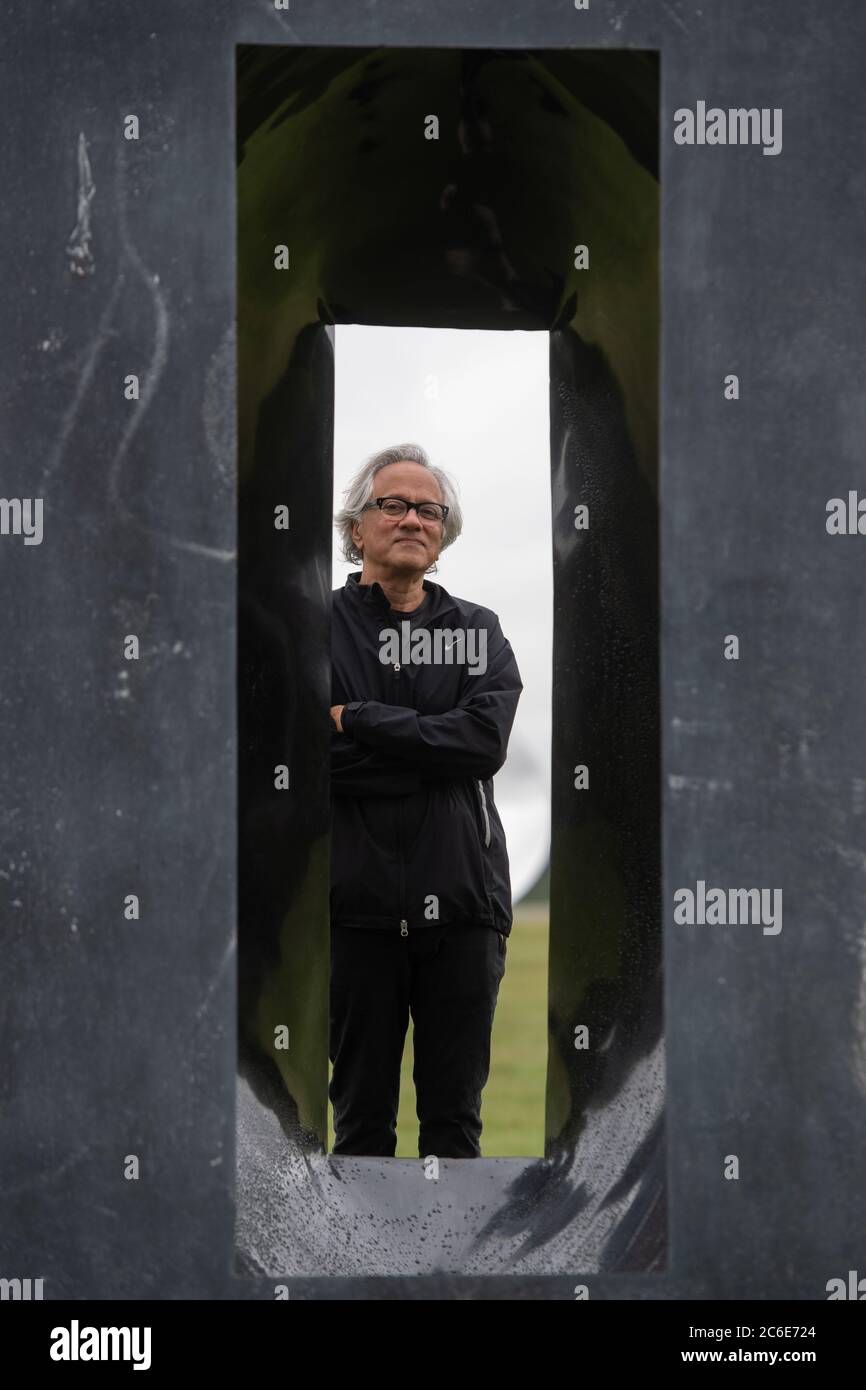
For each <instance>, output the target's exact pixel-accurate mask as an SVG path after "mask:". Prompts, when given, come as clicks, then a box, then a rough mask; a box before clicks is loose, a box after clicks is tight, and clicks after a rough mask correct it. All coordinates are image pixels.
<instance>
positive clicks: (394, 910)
mask: <svg viewBox="0 0 866 1390" xmlns="http://www.w3.org/2000/svg"><path fill="white" fill-rule="evenodd" d="M360 577H361V571H360V570H355V571H353V572H352V573H351V574H349V576H348V578H347V579H346V583H345V585H344V587H343V588H342V589H335V590H333V592H332V599H333V603H332V624H331V655H332V689H331V703H332V704H334V705H345V708H344V710H343V714H342V725H343V730H344V732H343V733H340V732H338V730H337V728H336V725H333V724H332V728H331V796H332V800H331V922H332V924H333V925H349V926H355V927H391V928H393V929H394V930H395V931H399V932H401V933H402V934H403V935H406V934H407V933H408V932H409V931H414V930H417V929H420V928H423V927H429V926H435V925H436V924H437V923H449V922H462V923H465V924H466V925H467V926H471V925H487V926H491V927H495V928H496V929H497V930H498V931H500V932H502V933H503V935H504V936H508V935H509V933H510V931H511V924H512V907H511V882H510V877H509V867H508V852H507V849H506V845H505V832H504V830H503V828H502V822H501V820H500V819H499V813H498V812H497V810H496V806H495V804H494V800H493V775H494V773H496V772H498V771H499V769H500V768H501V767H502V765H503V763H504V762H505V757H506V752H507V748H508V738H509V735H510V733H511V726H512V724H513V722H514V716H515V713H516V710H517V702H518V700H519V698H520V692H521V690H522V689H523V682H522V681H521V679H520V673H519V671H518V669H517V662H516V661H515V659H514V653H513V652H512V650H511V646H510V644H509V642H508V641H507V639H506V638H505V637H504V635H503V633H502V629H501V627H500V625H499V619H498V617H497V616H496V614H495V613H494V612H493V611H492V610H491V609H489V608H483V607H482V606H481V605H479V604H477V603H469V602H467V601H465V600H463V599H458V598H454V597H453V595H451V594H449V593H448V591H447V590H446V589H444V588H443V587H442V585H441V584H435V583H434V582H433V581H432V580H428V579H425V580H424V581H423V584H424V590H425V593H426V595H427V597H426V600H425V601H423V602H422V604H421V606H420V608H418V609H416V610H415V613H414V615H409V614H405V613H399V612H395V611H394V610H393V609H392V608H391V607H390V604H389V602H388V599H387V597H386V595H385V592H384V590H383V589H382V587H381V585H380V584H379V583H378V582H376V581H374V582H373V583H372V584H361V583H360V582H359V580H360ZM406 621H408V622H409V623H410V624H411V634H414V633H415V632H416V631H417V629H418V628H419V627H423V628H427V629H428V630H429V632H430V639H431V641H433V640H434V639H435V641H436V642H437V643H438V642H442V643H445V642H447V640H448V638H449V637H453V634H454V631H455V630H460V631H462V632H464V633H466V632H467V631H468V630H470V629H473V630H474V631H475V633H476V634H477V633H479V632H480V631H481V630H483V631H484V632H485V633H486V642H487V648H486V669H485V670H483V671H479V672H478V673H476V674H471V664H470V661H467V660H464V661H463V662H462V663H461V662H460V661H457V660H455V659H454V657H455V655H457V654H458V653H460V652H461V651H462V652H463V653H464V655H468V656H469V657H470V658H471V657H472V656H473V654H474V655H477V653H478V650H479V648H478V645H477V644H478V641H479V638H478V637H477V636H476V637H475V638H474V639H473V640H474V641H475V642H476V647H475V651H474V653H473V651H472V650H471V649H470V648H469V647H468V645H466V640H467V639H465V638H463V639H457V647H456V649H455V651H454V653H453V654H452V656H451V658H450V660H449V657H448V656H447V655H444V652H443V650H442V648H441V647H440V648H439V660H436V661H433V662H430V663H429V664H421V663H420V662H419V661H418V660H410V661H409V662H408V663H407V662H406V661H405V660H404V659H403V658H404V657H405V652H399V651H398V652H396V653H394V652H393V651H392V652H391V653H388V652H387V651H386V650H385V639H384V638H383V637H382V636H381V634H382V633H383V632H384V630H385V629H386V628H387V629H391V630H393V631H395V632H396V633H398V634H402V633H403V629H402V628H401V623H402V622H406ZM446 629H447V630H448V631H447V632H446V631H445V630H446ZM407 635H408V634H407ZM422 640H423V639H422ZM434 651H435V647H434ZM383 652H384V654H385V656H386V657H387V658H388V659H387V664H386V663H385V662H383V660H382V659H381V658H380V653H383ZM394 655H396V656H397V657H398V659H397V660H391V659H390V658H391V657H393V656H394Z"/></svg>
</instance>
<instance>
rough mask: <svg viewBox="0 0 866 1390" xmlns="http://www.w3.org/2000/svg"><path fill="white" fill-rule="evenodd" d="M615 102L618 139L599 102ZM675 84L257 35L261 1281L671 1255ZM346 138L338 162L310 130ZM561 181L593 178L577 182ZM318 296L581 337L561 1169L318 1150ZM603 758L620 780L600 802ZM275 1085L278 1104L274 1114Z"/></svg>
mask: <svg viewBox="0 0 866 1390" xmlns="http://www.w3.org/2000/svg"><path fill="white" fill-rule="evenodd" d="M326 74H327V76H328V79H329V81H328V83H327V85H325V84H324V77H325V75H326ZM419 83H423V90H424V92H425V102H426V109H427V110H430V111H436V112H441V113H442V122H443V126H442V131H441V138H440V141H439V142H438V143H437V144H432V145H427V142H423V144H422V143H421V142H422V140H423V137H422V136H421V135H420V134H417V133H416V137H415V144H416V145H418V147H419V148H420V149H423V150H424V153H425V162H424V164H423V166H421V165H418V167H416V163H415V162H414V161H411V150H412V148H413V145H412V138H411V137H407V134H406V132H407V130H409V129H411V122H412V118H413V117H412V113H413V111H414V96H412V95H411V94H412V93H413V92H414V91H415V90H416V89H417V86H418V84H419ZM602 90H603V91H604V95H605V102H604V108H605V111H606V112H610V111H612V110H614V109H615V110H616V111H617V113H618V120H617V123H616V127H615V128H612V127H611V125H609V124H608V123H607V122H606V121H603V120H601V119H600V118H599V116H598V114H597V113H596V112H595V111H594V110H593V107H592V102H593V100H598V98H599V95H600V92H601V91H602ZM620 90H621V94H622V101H621V106H622V110H621V112H620V105H619V103H618V102H617V100H616V96H617V93H618V92H619V91H620ZM265 93H267V94H270V100H271V103H272V104H269V103H268V102H267V101H266V100H265V96H264V94H265ZM636 94H638V95H636ZM657 101H658V72H657V58H656V56H655V55H653V54H642V53H630V54H607V55H604V54H589V55H583V54H580V53H570V54H562V53H561V54H555V55H553V61H552V64H551V66H550V68H548V66H547V61H546V55H544V54H538V55H536V54H524V53H494V52H487V51H484V50H481V51H475V50H473V51H467V52H461V51H459V50H454V51H446V50H437V51H433V52H425V53H423V54H422V53H420V52H418V51H417V50H416V51H413V50H407V49H401V50H393V49H392V50H383V49H379V50H369V51H363V50H359V51H344V52H342V53H339V52H336V51H333V52H330V53H324V54H323V53H318V52H317V53H310V54H307V53H302V52H300V51H298V50H294V51H293V50H275V49H271V48H253V49H241V50H240V52H239V57H238V107H239V142H238V147H239V154H240V163H239V169H238V246H239V281H238V282H239V290H240V298H239V380H240V383H241V394H240V404H239V418H240V420H241V422H242V429H241V438H240V456H241V460H242V468H241V481H240V492H239V512H240V527H239V535H240V542H241V550H240V555H239V592H240V598H241V606H240V611H239V628H240V643H241V651H242V661H241V663H240V670H239V686H238V689H239V696H240V700H241V737H240V772H241V776H240V862H239V873H240V918H239V932H240V935H239V948H240V949H239V960H240V980H241V996H240V1019H239V1026H240V1035H241V1036H240V1046H241V1052H240V1056H241V1073H242V1077H243V1080H244V1081H245V1082H246V1083H247V1087H246V1088H242V1090H241V1092H240V1095H239V1133H238V1144H239V1150H238V1253H239V1258H240V1261H241V1265H242V1267H243V1268H245V1269H254V1270H256V1271H259V1272H266V1273H270V1274H279V1273H283V1274H287V1275H288V1274H296V1275H300V1274H310V1273H314V1272H316V1271H317V1270H323V1269H327V1270H329V1271H331V1272H333V1273H334V1274H346V1273H350V1272H351V1273H363V1272H364V1270H365V1269H368V1270H376V1271H378V1272H380V1273H382V1274H398V1273H402V1274H407V1275H409V1274H413V1275H414V1274H418V1273H423V1272H425V1271H434V1270H436V1269H447V1270H449V1271H453V1272H455V1273H469V1272H471V1273H483V1272H489V1273H499V1272H504V1271H511V1272H512V1273H519V1272H528V1271H534V1270H536V1271H545V1270H546V1271H547V1272H550V1273H552V1272H555V1271H559V1270H561V1271H568V1270H572V1269H575V1268H578V1269H584V1270H596V1269H599V1268H605V1267H615V1268H616V1267H624V1268H633V1269H654V1268H659V1267H661V1265H662V1263H663V1258H664V1250H665V1241H666V1233H665V1229H664V1146H663V1125H662V1105H663V1090H664V1082H663V1072H662V1051H661V1013H660V1006H661V996H660V984H661V941H660V931H659V923H660V901H659V900H660V862H659V861H660V845H659V786H658V772H659V730H658V670H657V651H658V613H657V604H656V603H655V602H654V599H655V595H656V593H657V550H656V531H657V524H656V514H655V507H656V491H657V489H656V482H655V468H656V438H655V389H656V383H657V373H658V361H657V359H658V347H659V334H658V269H659V266H658V229H657V220H658V183H657V180H656V178H655V177H654V176H653V174H652V173H651V172H650V171H648V170H647V169H646V168H644V167H643V165H642V164H641V163H639V162H638V161H637V159H636V158H635V156H634V154H633V153H632V148H631V147H632V145H636V146H638V147H640V148H644V147H645V145H646V139H647V128H648V127H649V128H652V127H655V128H657V121H658V115H657ZM322 128H327V130H328V132H329V134H328V143H327V147H326V148H324V147H322V146H320V144H319V143H318V142H317V139H316V137H315V135H314V134H313V133H311V132H315V131H316V130H318V129H322ZM629 135H630V136H631V139H629V138H626V137H628V136H629ZM642 142H643V144H642ZM425 146H426V148H425ZM539 150H543V151H544V154H545V158H544V160H539V159H538V151H539ZM410 161H411V175H410V174H409V172H408V165H409V163H410ZM421 169H423V172H421ZM551 169H558V170H561V171H562V173H561V175H560V177H559V178H558V180H557V181H556V182H555V183H554V182H551V180H550V171H551ZM401 180H402V181H403V184H404V187H403V199H402V202H401V214H400V217H399V218H396V219H394V220H393V221H389V222H388V223H387V224H386V225H383V222H382V219H381V217H378V218H377V217H371V210H372V209H374V208H375V207H376V206H377V205H380V206H382V207H384V206H387V204H388V200H389V190H391V189H393V188H395V187H396V186H397V185H398V184H400V183H401ZM518 188H519V189H520V191H521V192H520V200H519V202H517V203H515V201H514V199H515V190H516V189H518ZM337 194H338V195H339V199H340V202H341V205H342V207H343V210H344V215H343V217H342V218H341V219H340V221H339V222H338V223H337V224H336V225H332V224H331V223H330V221H329V220H328V219H325V218H324V217H323V216H322V214H321V212H318V209H320V208H324V207H326V206H327V205H328V203H329V201H330V199H332V198H333V197H334V196H336V195H337ZM290 209H291V210H292V212H291V214H290V213H289V210H290ZM301 210H302V211H301ZM317 214H318V216H319V218H320V220H319V221H318V222H317V221H315V220H313V219H315V218H316V216H317ZM305 218H306V220H304V219H305ZM365 219H366V220H365ZM289 220H290V225H291V226H292V228H293V231H292V233H291V235H290V236H289V235H288V234H287V233H285V232H284V230H283V229H284V228H285V226H286V225H287V224H288V222H289ZM367 221H369V231H368V230H367ZM283 236H287V237H288V244H289V250H290V256H291V257H292V259H291V265H292V266H293V267H294V269H293V270H292V271H291V273H287V274H286V275H283V276H280V275H278V274H277V273H276V272H275V271H274V270H273V268H272V258H271V257H270V256H267V257H265V256H263V250H262V248H263V247H271V246H274V245H276V244H278V243H279V242H280V240H281V238H282V237H283ZM575 239H577V240H580V241H585V242H586V243H587V244H588V245H589V248H590V256H591V267H592V268H591V270H590V271H588V272H580V271H577V270H576V269H574V268H571V269H569V267H570V265H571V259H572V255H573V253H572V252H571V250H570V248H571V246H572V244H573V243H574V241H575ZM557 247H559V248H563V250H561V251H559V252H557V251H556V250H555V248H557ZM518 266H519V267H520V273H519V274H518V273H517V270H516V267H518ZM622 283H628V285H629V287H630V293H629V295H628V297H627V298H623V297H621V294H620V286H621V284H622ZM313 313H315V314H316V315H317V316H318V317H320V318H324V319H326V320H327V321H328V322H329V323H330V322H333V321H336V322H347V323H391V324H394V325H395V326H396V325H399V324H406V325H412V324H427V325H429V326H440V327H441V326H445V325H451V326H462V327H465V328H474V327H484V328H488V329H490V328H500V329H506V330H507V329H513V328H521V329H536V330H538V331H545V330H547V331H551V330H553V332H552V338H551V386H550V397H551V456H552V459H553V460H555V466H553V467H552V470H551V486H552V513H553V517H554V526H553V536H552V542H553V551H554V605H555V614H556V618H555V632H554V653H553V659H554V678H553V688H554V691H555V699H554V747H553V786H554V792H553V801H554V804H553V817H554V826H555V830H554V837H553V845H552V859H551V930H550V967H549V968H550V982H551V983H550V995H549V1037H550V1060H549V1071H548V1103H547V1122H546V1141H545V1157H544V1158H543V1159H538V1160H534V1161H533V1160H522V1159H517V1160H515V1159H510V1160H503V1161H501V1162H499V1163H490V1161H489V1160H488V1158H487V1155H486V1150H485V1149H484V1144H483V1136H482V1152H483V1153H484V1154H485V1157H484V1158H483V1159H482V1160H481V1164H482V1167H483V1171H480V1172H479V1171H475V1170H474V1169H472V1167H471V1165H470V1164H467V1163H465V1162H464V1163H451V1164H448V1165H447V1166H446V1165H444V1164H443V1173H442V1176H441V1178H440V1180H439V1183H438V1184H437V1183H435V1182H434V1183H428V1182H427V1180H426V1179H425V1177H424V1173H423V1171H422V1170H420V1169H419V1166H418V1165H417V1164H414V1165H413V1164H406V1163H399V1164H398V1165H396V1166H395V1165H394V1163H393V1162H391V1161H383V1162H382V1163H379V1164H376V1163H373V1162H368V1163H366V1164H360V1165H359V1164H349V1163H348V1162H346V1161H345V1160H344V1159H340V1158H339V1157H337V1156H334V1157H333V1158H331V1159H329V1160H327V1161H323V1162H322V1163H315V1162H314V1156H315V1155H316V1154H317V1153H319V1154H322V1156H323V1159H324V1153H323V1148H324V1139H325V1119H326V1115H325V1100H326V1085H327V1050H326V1047H325V1028H326V1023H327V1008H328V996H327V991H326V990H325V989H323V988H322V987H321V985H322V981H323V979H324V978H325V975H326V971H327V962H328V948H329V937H328V911H327V882H326V881H325V880H324V878H323V876H322V865H323V864H324V863H325V862H326V859H325V855H326V853H327V846H326V845H325V844H323V827H324V826H326V824H327V796H326V794H325V795H323V788H322V779H321V775H320V773H321V769H322V768H323V767H324V766H326V764H327V744H326V742H325V740H326V739H327V738H328V733H327V729H326V727H325V718H324V715H325V712H326V711H327V708H328V705H329V700H330V696H329V690H330V682H329V678H328V672H327V668H326V666H325V665H324V664H323V662H322V659H321V658H322V655H323V653H324V651H325V644H326V641H327V633H328V625H329V618H330V612H329V605H330V593H329V590H330V582H329V575H330V550H329V535H330V532H331V530H332V508H331V506H330V497H329V488H330V486H331V466H330V451H331V440H330V437H329V430H330V429H331V424H332V415H333V362H332V358H331V338H330V335H329V334H328V332H327V329H326V328H325V327H324V326H322V325H320V324H319V323H317V322H310V321H309V316H310V315H311V314H313ZM283 360H285V363H286V366H285V368H284V369H283V370H282V371H281V372H280V373H279V375H277V376H276V379H275V380H273V381H270V379H269V370H271V372H273V367H272V364H278V363H280V362H281V361H283ZM617 372H619V375H617ZM629 417H630V418H629ZM386 433H387V430H386ZM482 466H489V467H492V461H490V462H489V463H488V464H485V465H482ZM582 501H591V509H592V517H591V525H590V530H589V531H588V532H586V533H581V532H578V531H576V530H575V526H574V508H575V506H576V505H577V504H578V503H580V502H582ZM280 502H283V503H285V504H286V505H288V506H289V508H290V515H291V518H292V529H291V531H290V533H289V534H288V535H286V534H284V533H279V532H277V533H275V531H274V525H273V515H274V508H275V507H276V506H277V505H278V504H279V503H280ZM466 597H467V598H470V599H471V598H472V597H473V595H471V594H470V595H467V596H466ZM578 614H579V618H578ZM299 672H303V673H304V674H303V678H302V679H301V680H300V681H299V680H298V679H297V673H299ZM316 695H318V699H317V698H316ZM577 711H580V717H579V718H578V717H577V713H576V712H577ZM581 753H582V756H583V757H584V758H585V759H586V760H587V761H588V762H589V763H590V765H591V789H590V790H589V791H588V792H580V793H578V792H575V790H574V788H573V772H572V767H573V765H574V762H575V761H576V760H580V756H581ZM280 763H286V764H289V765H290V766H291V789H290V791H289V792H288V793H286V792H285V791H275V790H273V773H272V769H273V767H274V766H276V765H278V764H280ZM325 793H326V789H325ZM278 1022H284V1023H285V1024H286V1025H287V1026H288V1027H289V1028H290V1030H291V1046H290V1048H289V1049H288V1050H285V1049H275V1048H274V1042H273V1028H274V1025H275V1023H278ZM580 1024H585V1025H586V1026H588V1028H589V1030H590V1045H589V1048H588V1050H587V1051H576V1050H575V1046H574V1030H575V1028H576V1027H577V1026H578V1025H580ZM275 1093H276V1096H277V1097H278V1099H275ZM256 1101H258V1104H259V1105H260V1106H262V1107H264V1108H265V1109H270V1110H272V1111H273V1115H272V1116H270V1117H268V1116H266V1115H261V1114H257V1113H256ZM301 1158H303V1160H304V1161H303V1162H300V1163H298V1162H296V1161H295V1160H299V1159H301ZM331 1174H333V1175H337V1180H336V1181H334V1180H333V1178H330V1179H329V1175H331ZM422 1184H423V1186H421V1185H422ZM269 1189H270V1192H269ZM277 1194H279V1197H278V1198H277ZM401 1203H402V1205H401ZM419 1203H420V1204H421V1208H422V1210H423V1211H424V1213H425V1215H424V1219H423V1221H422V1220H420V1218H419ZM275 1204H276V1209H275ZM326 1213H327V1220H326V1219H325V1214H326ZM316 1214H317V1215H316ZM311 1217H314V1218H315V1219H311ZM365 1222H366V1223H369V1228H368V1230H367V1233H366V1238H365V1239H363V1240H362V1239H360V1237H359V1230H363V1229H364V1227H365ZM422 1230H423V1232H424V1239H423V1240H422V1239H420V1238H419V1236H420V1233H421V1231H422ZM350 1233H351V1239H349V1234H350Z"/></svg>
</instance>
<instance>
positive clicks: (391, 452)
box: [334, 444, 463, 572]
mask: <svg viewBox="0 0 866 1390" xmlns="http://www.w3.org/2000/svg"><path fill="white" fill-rule="evenodd" d="M404 461H406V462H409V463H420V464H421V467H422V468H426V469H427V470H428V471H429V472H430V473H432V475H433V477H434V478H435V479H436V481H437V483H438V484H439V486H440V488H441V489H442V501H443V502H444V503H445V506H446V507H447V508H448V515H447V516H446V518H445V526H444V534H443V538H442V545H441V547H440V549H441V550H445V549H446V548H447V546H449V545H453V543H454V541H456V539H457V537H458V536H459V535H460V532H461V531H462V530H463V513H462V511H461V510H460V503H459V502H458V500H457V485H456V483H455V482H454V481H453V479H452V478H450V477H449V476H448V474H447V473H446V472H445V470H444V469H442V468H437V467H436V466H435V465H434V464H432V463H431V462H430V460H429V458H428V457H427V454H426V453H425V452H424V450H423V449H422V448H421V446H420V444H395V445H394V447H393V448H391V449H382V451H381V452H380V453H378V454H373V455H372V456H371V457H370V458H368V459H367V460H366V462H365V463H364V464H362V466H361V467H360V468H359V470H358V472H357V473H356V474H355V476H354V478H353V479H352V481H351V482H350V483H349V486H348V487H347V488H346V491H345V492H344V493H343V497H344V499H345V500H344V502H343V506H342V507H341V508H340V510H339V511H338V512H337V515H336V516H335V518H334V525H335V527H336V528H337V531H338V532H339V537H340V551H341V554H342V556H343V559H344V560H348V561H349V563H350V564H353V563H354V564H363V557H362V555H361V552H360V551H359V550H356V549H355V542H354V541H353V539H352V522H353V521H357V520H358V519H359V518H360V517H361V515H362V514H363V510H364V504H365V503H366V502H369V500H370V498H371V496H372V494H373V479H374V478H375V476H376V474H377V473H378V472H379V469H380V468H385V467H386V466H387V465H388V464H389V463H402V462H404ZM429 568H432V569H434V570H435V568H436V565H435V562H434V564H433V565H432V566H431V567H429ZM428 572H429V570H428Z"/></svg>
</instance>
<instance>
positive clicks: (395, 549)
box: [352, 459, 445, 574]
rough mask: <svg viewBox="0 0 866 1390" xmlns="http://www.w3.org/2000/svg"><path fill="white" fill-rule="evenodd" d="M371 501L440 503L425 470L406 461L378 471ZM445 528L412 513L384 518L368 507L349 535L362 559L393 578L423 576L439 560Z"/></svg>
mask: <svg viewBox="0 0 866 1390" xmlns="http://www.w3.org/2000/svg"><path fill="white" fill-rule="evenodd" d="M374 497H403V498H405V500H406V501H407V502H442V501H443V497H442V489H441V488H440V487H439V484H438V483H437V481H436V479H435V478H434V477H433V475H432V473H431V472H430V471H429V469H427V468H422V466H421V464H420V463H411V462H410V461H409V460H408V459H407V460H406V461H405V462H401V463H389V464H387V466H386V467H385V468H380V469H379V471H378V473H377V474H376V476H375V478H374V479H373V491H372V493H371V496H370V500H371V501H372V500H373V498H374ZM444 529H445V528H444V527H443V525H442V523H441V522H438V521H433V522H431V521H422V520H421V518H420V517H419V516H418V513H417V512H416V511H415V510H414V508H413V509H411V510H410V511H408V512H407V513H406V515H405V516H402V517H396V518H395V517H390V516H386V515H385V514H384V512H383V511H381V509H380V508H379V507H370V508H369V509H368V510H367V511H365V512H364V514H363V516H362V517H361V519H360V521H356V522H354V524H353V526H352V532H353V535H354V537H355V543H356V545H357V546H358V549H359V550H360V551H361V557H362V559H363V560H364V561H365V562H368V563H370V564H372V565H374V566H376V568H378V569H383V570H387V571H389V572H390V573H392V574H397V573H400V574H406V573H412V574H419V573H420V574H423V573H424V572H425V570H427V569H429V567H430V566H431V565H432V564H433V561H434V560H436V559H437V558H438V555H439V552H440V550H441V549H442V539H443V534H444Z"/></svg>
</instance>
